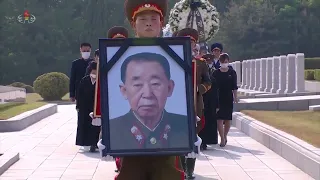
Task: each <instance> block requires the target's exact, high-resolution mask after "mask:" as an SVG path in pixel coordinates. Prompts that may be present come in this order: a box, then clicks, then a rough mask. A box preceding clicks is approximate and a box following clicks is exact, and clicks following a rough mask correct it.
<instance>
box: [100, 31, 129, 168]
mask: <svg viewBox="0 0 320 180" xmlns="http://www.w3.org/2000/svg"><path fill="white" fill-rule="evenodd" d="M128 36H129V32H128V30H127V29H126V28H125V27H123V26H114V27H112V28H110V29H109V30H108V34H107V38H110V39H123V38H128ZM101 136H102V134H101V133H100V137H101ZM115 161H116V167H117V169H116V170H115V171H116V172H119V171H120V169H121V164H122V158H120V157H115Z"/></svg>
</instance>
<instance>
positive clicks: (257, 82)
mask: <svg viewBox="0 0 320 180" xmlns="http://www.w3.org/2000/svg"><path fill="white" fill-rule="evenodd" d="M254 61H255V73H254V75H255V80H254V89H253V90H255V91H259V88H260V64H261V59H256V60H254Z"/></svg>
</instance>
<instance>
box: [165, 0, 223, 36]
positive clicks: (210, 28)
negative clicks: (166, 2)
mask: <svg viewBox="0 0 320 180" xmlns="http://www.w3.org/2000/svg"><path fill="white" fill-rule="evenodd" d="M190 16H193V17H191V18H190ZM194 16H197V18H198V19H197V18H195V17H194ZM199 17H201V21H202V22H199ZM218 17H219V13H218V12H217V9H216V7H214V6H213V5H211V4H210V2H209V0H193V1H192V0H180V1H179V2H177V3H176V4H175V5H174V7H173V8H172V9H171V11H170V15H169V22H168V24H169V26H170V29H171V32H175V31H179V30H181V29H184V28H186V27H190V26H191V27H190V28H193V29H196V30H198V32H199V37H201V36H202V37H204V38H202V40H204V41H209V40H211V39H212V38H213V37H214V35H215V34H216V33H217V32H218V30H219V23H220V22H219V18H218ZM199 28H203V32H202V31H200V30H199ZM200 40H201V38H200Z"/></svg>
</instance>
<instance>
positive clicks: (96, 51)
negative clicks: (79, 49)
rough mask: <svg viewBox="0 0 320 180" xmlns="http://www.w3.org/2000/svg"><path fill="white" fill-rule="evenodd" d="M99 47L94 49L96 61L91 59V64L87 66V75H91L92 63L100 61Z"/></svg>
mask: <svg viewBox="0 0 320 180" xmlns="http://www.w3.org/2000/svg"><path fill="white" fill-rule="evenodd" d="M99 54H100V53H99V49H96V50H95V51H94V61H91V62H89V64H88V67H87V69H86V76H87V75H90V72H91V69H90V68H91V63H98V62H99ZM98 68H99V67H98Z"/></svg>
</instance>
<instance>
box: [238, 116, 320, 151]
mask: <svg viewBox="0 0 320 180" xmlns="http://www.w3.org/2000/svg"><path fill="white" fill-rule="evenodd" d="M241 112H242V113H244V114H246V115H248V116H250V117H253V118H255V119H257V120H259V121H261V122H263V123H265V124H268V125H270V126H273V127H275V128H277V129H279V130H282V131H284V132H286V133H289V134H291V135H293V136H296V137H298V138H300V139H302V140H304V141H306V142H308V143H310V144H312V145H314V146H315V147H318V148H320V112H312V111H295V112H294V111H253V110H244V111H241Z"/></svg>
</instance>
